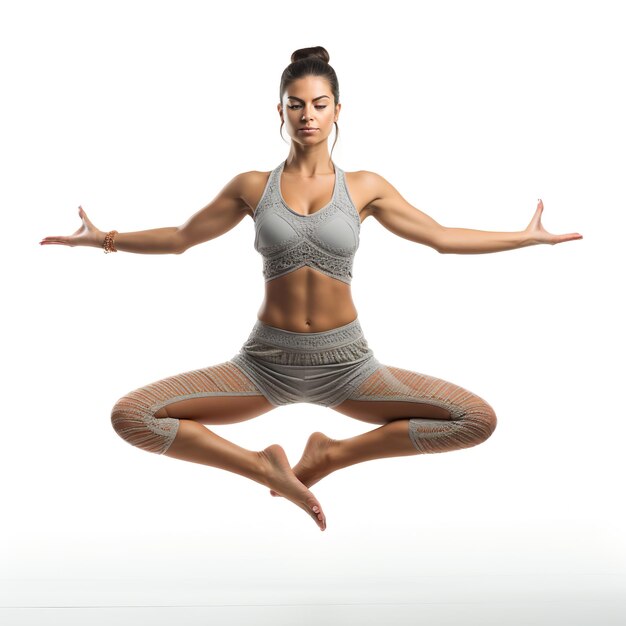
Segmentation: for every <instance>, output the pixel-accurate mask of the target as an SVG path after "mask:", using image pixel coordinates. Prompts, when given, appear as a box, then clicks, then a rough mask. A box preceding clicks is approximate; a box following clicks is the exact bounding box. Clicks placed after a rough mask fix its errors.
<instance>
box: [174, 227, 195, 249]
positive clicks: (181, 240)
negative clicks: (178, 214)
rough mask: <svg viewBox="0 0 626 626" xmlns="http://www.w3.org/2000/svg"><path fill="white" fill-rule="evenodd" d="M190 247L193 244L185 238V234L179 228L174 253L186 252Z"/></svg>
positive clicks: (175, 238) (175, 237)
mask: <svg viewBox="0 0 626 626" xmlns="http://www.w3.org/2000/svg"><path fill="white" fill-rule="evenodd" d="M190 247H191V246H190V245H189V242H188V241H187V240H186V239H185V236H184V234H183V233H182V231H181V230H180V229H179V230H178V232H177V233H176V234H175V236H174V245H173V250H172V254H182V253H183V252H186V251H187V249H188V248H190Z"/></svg>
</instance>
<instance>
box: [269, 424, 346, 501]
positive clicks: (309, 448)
mask: <svg viewBox="0 0 626 626" xmlns="http://www.w3.org/2000/svg"><path fill="white" fill-rule="evenodd" d="M335 444H336V441H335V440H334V439H331V438H330V437H327V436H326V435H325V434H324V433H320V432H315V433H312V434H311V435H310V436H309V439H308V441H307V442H306V446H305V447H304V452H303V453H302V458H301V459H300V460H299V461H298V463H297V464H296V465H294V468H293V471H294V474H295V475H296V476H297V478H298V480H299V481H300V482H301V483H302V484H303V485H306V486H307V487H311V486H312V485H314V484H315V483H317V482H319V481H320V480H322V478H324V477H325V476H328V474H330V473H331V471H332V469H331V468H330V466H329V462H328V452H329V450H330V449H331V448H332V447H334V445H335ZM270 493H271V494H272V495H273V496H278V495H280V494H278V493H276V491H275V490H273V489H270Z"/></svg>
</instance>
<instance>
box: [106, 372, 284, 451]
mask: <svg viewBox="0 0 626 626" xmlns="http://www.w3.org/2000/svg"><path fill="white" fill-rule="evenodd" d="M200 399H203V400H204V399H206V403H205V405H204V406H203V407H202V406H200V405H199V402H202V400H200ZM229 400H231V401H230V402H229ZM177 407H178V408H177ZM272 408H273V405H271V404H270V403H269V402H268V401H267V400H266V399H265V397H264V396H263V395H262V394H261V392H260V391H259V389H258V388H257V387H256V386H255V385H254V383H252V381H250V379H249V378H247V377H246V376H245V375H244V374H243V373H242V372H241V371H240V370H239V369H238V368H237V367H236V366H234V365H233V364H232V363H230V362H229V361H226V362H225V363H220V364H218V365H213V366H209V367H205V368H201V369H196V370H191V371H188V372H183V373H182V374H177V375H175V376H170V377H168V378H164V379H162V380H157V381H155V382H153V383H150V384H148V385H145V386H144V387H140V388H139V389H135V390H134V391H131V392H130V393H128V394H126V395H125V396H123V397H122V398H120V399H119V400H117V402H116V403H115V405H114V406H113V410H112V411H111V423H112V425H113V428H114V429H115V431H116V432H117V434H118V435H120V437H122V439H124V440H126V441H127V442H128V443H130V444H131V445H133V446H136V447H138V448H142V449H143V450H146V451H148V452H154V453H156V454H164V453H165V452H166V451H167V450H168V448H169V447H170V446H171V445H172V443H173V441H174V439H175V437H176V434H177V432H178V429H179V418H191V419H198V420H199V421H204V420H205V419H206V420H208V423H213V424H219V423H233V422H235V421H242V420H244V419H249V418H251V417H255V416H257V415H260V414H262V413H265V412H266V411H269V410H270V409H272ZM194 411H195V413H194ZM222 416H223V417H222ZM222 420H224V421H222Z"/></svg>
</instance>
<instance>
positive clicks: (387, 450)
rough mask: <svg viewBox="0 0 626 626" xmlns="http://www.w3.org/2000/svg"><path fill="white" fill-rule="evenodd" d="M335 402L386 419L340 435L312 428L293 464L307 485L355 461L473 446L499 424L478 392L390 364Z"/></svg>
mask: <svg viewBox="0 0 626 626" xmlns="http://www.w3.org/2000/svg"><path fill="white" fill-rule="evenodd" d="M331 408H332V409H334V410H335V411H338V412H339V413H343V414H344V415H348V416H349V417H354V418H356V419H359V420H362V421H365V422H369V423H374V424H383V425H382V426H380V427H379V428H376V429H374V430H371V431H369V432H365V433H363V434H361V435H357V436H355V437H351V438H348V439H342V440H335V439H331V438H330V437H327V436H326V435H324V434H323V433H320V432H315V433H313V434H312V435H311V436H310V437H309V440H308V441H307V444H306V446H305V449H304V452H303V454H302V458H301V459H300V461H299V462H298V463H297V464H296V465H295V466H294V468H293V469H294V472H295V474H296V476H298V478H299V479H300V480H301V481H302V482H303V483H304V484H305V485H307V487H310V486H312V485H314V484H315V483H317V482H318V481H319V480H321V479H322V478H324V477H325V476H328V475H329V474H330V473H332V472H334V471H336V470H338V469H341V468H343V467H348V466H350V465H354V464H355V463H362V462H364V461H370V460H373V459H380V458H386V457H394V456H406V455H415V454H427V453H435V452H447V451H451V450H458V449H461V448H468V447H471V446H475V445H477V444H479V443H482V442H483V441H485V440H486V439H487V438H489V437H490V436H491V434H492V433H493V431H494V430H495V428H496V415H495V413H494V410H493V409H492V407H491V406H490V405H489V404H487V402H485V401H484V400H483V399H482V398H480V397H479V396H477V395H476V394H474V393H472V392H470V391H468V390H467V389H464V388H463V387H459V386H458V385H455V384H453V383H449V382H447V381H444V380H441V379H438V378H435V377H433V376H427V375H425V374H420V373H418V372H413V371H411V370H406V369H402V368H398V367H392V366H387V365H381V367H379V368H378V369H377V370H376V371H375V372H374V373H373V374H371V375H370V376H368V377H367V378H366V379H365V380H364V381H363V382H362V383H361V384H360V385H359V386H358V387H357V388H356V389H355V390H354V392H353V393H351V394H350V396H349V398H348V399H347V400H344V401H343V402H341V403H340V404H338V405H336V406H333V407H331Z"/></svg>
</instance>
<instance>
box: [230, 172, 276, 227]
mask: <svg viewBox="0 0 626 626" xmlns="http://www.w3.org/2000/svg"><path fill="white" fill-rule="evenodd" d="M271 173H272V170H270V171H268V172H262V171H258V170H250V171H247V172H240V173H239V174H237V175H236V176H235V177H234V178H233V179H232V180H231V181H230V183H229V184H230V185H232V189H233V192H234V193H235V194H236V195H237V197H238V198H240V199H241V201H242V206H243V209H244V211H245V212H246V213H247V214H248V215H250V217H252V215H253V214H254V210H255V209H256V207H257V205H258V204H259V201H260V200H261V196H262V195H263V191H264V190H265V187H266V185H267V183H268V181H269V177H270V174H271Z"/></svg>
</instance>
